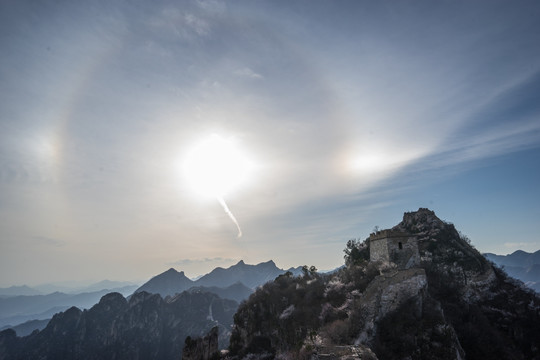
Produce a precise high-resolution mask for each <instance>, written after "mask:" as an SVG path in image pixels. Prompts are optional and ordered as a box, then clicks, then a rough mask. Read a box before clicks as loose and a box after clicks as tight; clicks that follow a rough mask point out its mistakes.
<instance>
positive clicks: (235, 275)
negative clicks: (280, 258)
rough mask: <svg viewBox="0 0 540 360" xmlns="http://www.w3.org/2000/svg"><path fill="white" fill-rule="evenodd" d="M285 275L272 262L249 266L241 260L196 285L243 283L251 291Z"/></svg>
mask: <svg viewBox="0 0 540 360" xmlns="http://www.w3.org/2000/svg"><path fill="white" fill-rule="evenodd" d="M292 270H295V269H292ZM283 273H285V270H282V269H280V268H278V267H277V266H276V264H275V263H274V262H273V261H272V260H270V261H267V262H263V263H260V264H257V265H248V264H246V263H244V261H242V260H240V261H239V262H238V263H237V264H236V265H233V266H231V267H229V268H227V269H224V268H221V267H218V268H215V269H214V270H212V271H211V272H210V273H209V274H206V275H204V276H203V277H201V278H200V279H199V280H197V281H196V284H197V285H198V286H218V287H224V286H230V285H232V284H234V283H237V282H241V283H242V284H244V285H246V286H247V287H249V288H251V289H256V288H257V287H258V286H260V285H263V284H265V283H267V282H268V281H271V280H274V279H275V278H276V277H278V276H279V275H281V274H283Z"/></svg>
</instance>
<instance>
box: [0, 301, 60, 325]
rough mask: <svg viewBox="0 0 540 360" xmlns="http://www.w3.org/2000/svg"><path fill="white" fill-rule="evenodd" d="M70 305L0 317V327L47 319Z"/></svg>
mask: <svg viewBox="0 0 540 360" xmlns="http://www.w3.org/2000/svg"><path fill="white" fill-rule="evenodd" d="M70 307H71V306H55V307H52V308H50V309H48V310H46V311H44V312H41V313H32V314H23V315H13V316H8V317H5V318H2V319H0V329H8V328H14V327H16V326H18V325H21V324H24V323H26V322H29V321H32V320H47V321H49V320H50V319H51V318H52V317H53V316H54V314H56V313H59V312H61V311H65V310H67V309H69V308H70Z"/></svg>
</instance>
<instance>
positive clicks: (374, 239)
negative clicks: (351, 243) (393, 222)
mask: <svg viewBox="0 0 540 360" xmlns="http://www.w3.org/2000/svg"><path fill="white" fill-rule="evenodd" d="M369 259H370V261H382V262H393V263H395V264H396V265H397V266H398V267H399V268H401V269H409V268H412V267H416V266H418V265H419V264H420V254H419V252H418V240H417V239H416V237H415V236H412V235H409V234H407V233H404V232H401V231H393V230H391V229H388V230H381V231H377V232H375V233H372V234H371V235H370V236H369Z"/></svg>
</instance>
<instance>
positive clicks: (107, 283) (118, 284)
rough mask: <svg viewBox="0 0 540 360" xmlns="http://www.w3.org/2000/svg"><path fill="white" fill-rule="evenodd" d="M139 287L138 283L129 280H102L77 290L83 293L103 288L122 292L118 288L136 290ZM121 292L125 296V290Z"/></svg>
mask: <svg viewBox="0 0 540 360" xmlns="http://www.w3.org/2000/svg"><path fill="white" fill-rule="evenodd" d="M137 288H138V285H137V284H134V283H132V282H129V281H112V280H102V281H100V282H97V283H95V284H92V285H89V286H87V287H84V288H82V289H81V290H79V291H77V292H79V293H82V292H93V291H101V290H109V292H111V291H115V292H120V291H118V289H132V290H131V291H134V290H135V289H137ZM128 291H129V290H128ZM120 293H121V294H122V295H124V296H125V291H122V292H120Z"/></svg>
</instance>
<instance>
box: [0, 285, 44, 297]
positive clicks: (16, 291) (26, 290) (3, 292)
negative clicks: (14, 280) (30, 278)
mask: <svg viewBox="0 0 540 360" xmlns="http://www.w3.org/2000/svg"><path fill="white" fill-rule="evenodd" d="M41 294H42V293H41V292H40V291H38V290H36V289H34V288H31V287H29V286H26V285H22V286H10V287H8V288H0V296H1V297H8V296H18V295H27V296H28V295H41Z"/></svg>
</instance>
